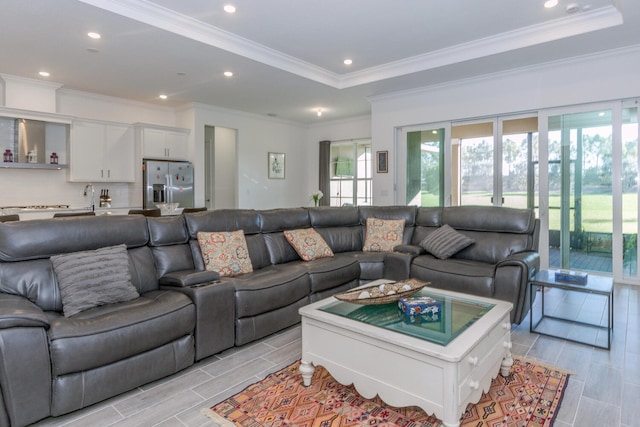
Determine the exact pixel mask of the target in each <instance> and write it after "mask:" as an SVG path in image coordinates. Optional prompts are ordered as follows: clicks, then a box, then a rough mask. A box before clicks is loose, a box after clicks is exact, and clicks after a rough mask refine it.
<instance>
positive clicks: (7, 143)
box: [0, 108, 71, 169]
mask: <svg viewBox="0 0 640 427" xmlns="http://www.w3.org/2000/svg"><path fill="white" fill-rule="evenodd" d="M70 123H71V118H68V117H66V116H56V115H46V114H42V113H40V114H36V113H30V112H28V111H19V110H11V109H6V108H0V151H2V155H3V158H2V161H0V166H1V167H5V168H32V169H36V168H37V169H63V168H66V167H67V160H68V159H67V145H68V141H69V128H70Z"/></svg>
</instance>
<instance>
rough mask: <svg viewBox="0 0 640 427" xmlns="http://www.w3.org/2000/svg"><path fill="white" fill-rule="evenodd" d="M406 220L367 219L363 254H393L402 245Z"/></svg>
mask: <svg viewBox="0 0 640 427" xmlns="http://www.w3.org/2000/svg"><path fill="white" fill-rule="evenodd" d="M404 224H405V221H404V219H378V218H367V230H366V237H365V239H364V246H363V247H362V251H363V252H392V251H393V248H394V247H396V246H398V245H401V244H402V237H403V235H404Z"/></svg>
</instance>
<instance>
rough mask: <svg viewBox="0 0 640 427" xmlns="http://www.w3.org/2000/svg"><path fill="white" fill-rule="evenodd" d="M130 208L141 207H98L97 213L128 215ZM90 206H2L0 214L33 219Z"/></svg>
mask: <svg viewBox="0 0 640 427" xmlns="http://www.w3.org/2000/svg"><path fill="white" fill-rule="evenodd" d="M129 209H139V207H129V206H123V207H111V208H96V210H95V212H96V215H127V214H128V213H129ZM89 210H90V208H88V207H86V206H84V207H77V208H74V207H68V208H64V207H49V208H46V207H34V208H0V215H11V214H18V215H20V220H21V221H22V220H24V221H26V220H31V219H47V218H53V215H54V214H56V213H80V212H88V211H89Z"/></svg>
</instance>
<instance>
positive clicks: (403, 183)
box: [393, 122, 452, 206]
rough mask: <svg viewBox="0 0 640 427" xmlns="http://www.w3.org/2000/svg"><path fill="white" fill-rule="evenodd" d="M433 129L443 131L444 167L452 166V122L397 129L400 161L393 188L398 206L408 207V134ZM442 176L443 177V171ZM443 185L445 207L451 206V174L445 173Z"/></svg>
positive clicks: (397, 154) (396, 142)
mask: <svg viewBox="0 0 640 427" xmlns="http://www.w3.org/2000/svg"><path fill="white" fill-rule="evenodd" d="M433 129H442V130H443V132H444V137H443V141H444V149H443V154H444V163H443V164H444V165H445V168H446V167H447V165H451V157H452V154H451V122H436V123H427V124H423V125H412V126H403V127H399V128H396V132H395V133H396V137H395V147H394V151H395V153H394V154H395V158H396V159H399V162H398V165H397V166H398V167H396V168H394V169H395V176H394V181H395V184H394V186H393V189H394V200H395V204H397V205H402V206H404V205H406V197H407V194H406V193H407V163H406V158H407V134H408V133H410V132H418V131H426V130H433ZM440 172H441V173H440V175H441V176H443V174H442V171H440ZM441 184H442V190H441V191H442V192H443V194H444V206H451V174H450V173H447V171H446V170H445V171H444V179H443V182H442V183H441Z"/></svg>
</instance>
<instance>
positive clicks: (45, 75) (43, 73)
mask: <svg viewBox="0 0 640 427" xmlns="http://www.w3.org/2000/svg"><path fill="white" fill-rule="evenodd" d="M38 74H40V75H41V76H42V77H49V76H50V74H49V73H48V72H47V71H40V72H39V73H38Z"/></svg>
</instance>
